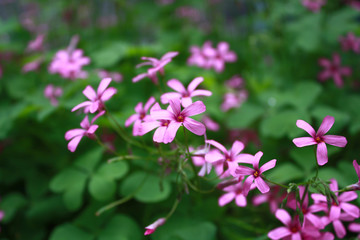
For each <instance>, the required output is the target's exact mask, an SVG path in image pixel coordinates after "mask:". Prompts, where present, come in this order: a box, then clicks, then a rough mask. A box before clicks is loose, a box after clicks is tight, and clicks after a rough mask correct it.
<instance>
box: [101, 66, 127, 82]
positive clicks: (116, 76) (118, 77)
mask: <svg viewBox="0 0 360 240" xmlns="http://www.w3.org/2000/svg"><path fill="white" fill-rule="evenodd" d="M98 76H99V78H101V79H103V78H111V79H112V80H114V82H118V83H119V82H122V80H123V76H122V75H121V73H118V72H108V71H105V70H101V69H100V70H99V71H98Z"/></svg>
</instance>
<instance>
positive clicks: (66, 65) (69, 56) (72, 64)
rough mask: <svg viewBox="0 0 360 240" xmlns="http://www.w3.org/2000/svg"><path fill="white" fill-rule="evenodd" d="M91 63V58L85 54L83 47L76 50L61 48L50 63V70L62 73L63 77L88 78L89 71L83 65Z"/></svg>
mask: <svg viewBox="0 0 360 240" xmlns="http://www.w3.org/2000/svg"><path fill="white" fill-rule="evenodd" d="M89 63H90V58H88V57H84V56H83V51H82V50H81V49H75V50H74V51H68V50H60V51H58V52H57V53H56V55H55V57H54V58H53V60H52V62H51V63H50V65H49V72H50V73H52V74H56V73H58V74H60V76H61V77H63V78H69V79H71V80H75V79H77V78H86V77H87V72H85V71H83V70H82V67H83V66H85V65H88V64H89Z"/></svg>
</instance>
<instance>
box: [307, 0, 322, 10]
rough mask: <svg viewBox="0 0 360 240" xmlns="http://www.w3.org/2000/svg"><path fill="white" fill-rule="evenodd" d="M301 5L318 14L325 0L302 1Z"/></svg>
mask: <svg viewBox="0 0 360 240" xmlns="http://www.w3.org/2000/svg"><path fill="white" fill-rule="evenodd" d="M301 3H302V5H303V6H304V7H306V8H307V9H308V10H310V11H312V12H318V11H319V10H320V9H321V7H322V6H323V5H325V4H326V0H302V1H301Z"/></svg>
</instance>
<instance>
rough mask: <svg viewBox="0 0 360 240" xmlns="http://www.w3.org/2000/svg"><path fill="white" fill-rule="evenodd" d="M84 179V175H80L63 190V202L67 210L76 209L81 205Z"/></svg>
mask: <svg viewBox="0 0 360 240" xmlns="http://www.w3.org/2000/svg"><path fill="white" fill-rule="evenodd" d="M86 179H87V177H86V176H85V175H81V178H79V179H77V181H76V182H73V183H72V184H71V185H70V186H68V188H67V189H66V191H65V192H64V195H63V198H64V203H65V206H66V207H67V208H68V209H69V210H77V209H79V207H81V205H82V199H83V192H84V188H85V184H86Z"/></svg>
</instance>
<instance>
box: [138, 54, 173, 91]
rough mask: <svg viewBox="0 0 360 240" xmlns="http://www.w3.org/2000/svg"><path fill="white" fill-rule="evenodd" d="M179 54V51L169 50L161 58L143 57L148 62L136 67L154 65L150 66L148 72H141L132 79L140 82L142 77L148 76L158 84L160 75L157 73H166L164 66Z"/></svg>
mask: <svg viewBox="0 0 360 240" xmlns="http://www.w3.org/2000/svg"><path fill="white" fill-rule="evenodd" d="M178 54H179V53H178V52H168V53H166V54H165V55H164V56H162V57H161V59H160V60H159V59H156V58H152V57H142V58H141V59H142V60H147V62H144V63H140V64H138V65H137V66H136V67H137V68H138V67H141V66H145V65H152V67H151V68H149V69H148V70H147V72H146V73H141V74H139V75H137V76H136V77H134V78H133V79H132V81H133V82H138V81H140V80H141V79H143V78H145V77H148V78H150V79H151V81H152V82H153V83H155V84H158V77H157V75H156V73H157V72H159V73H160V74H162V75H164V66H165V65H166V64H168V63H169V62H171V60H172V58H173V57H175V56H177V55H178Z"/></svg>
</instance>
